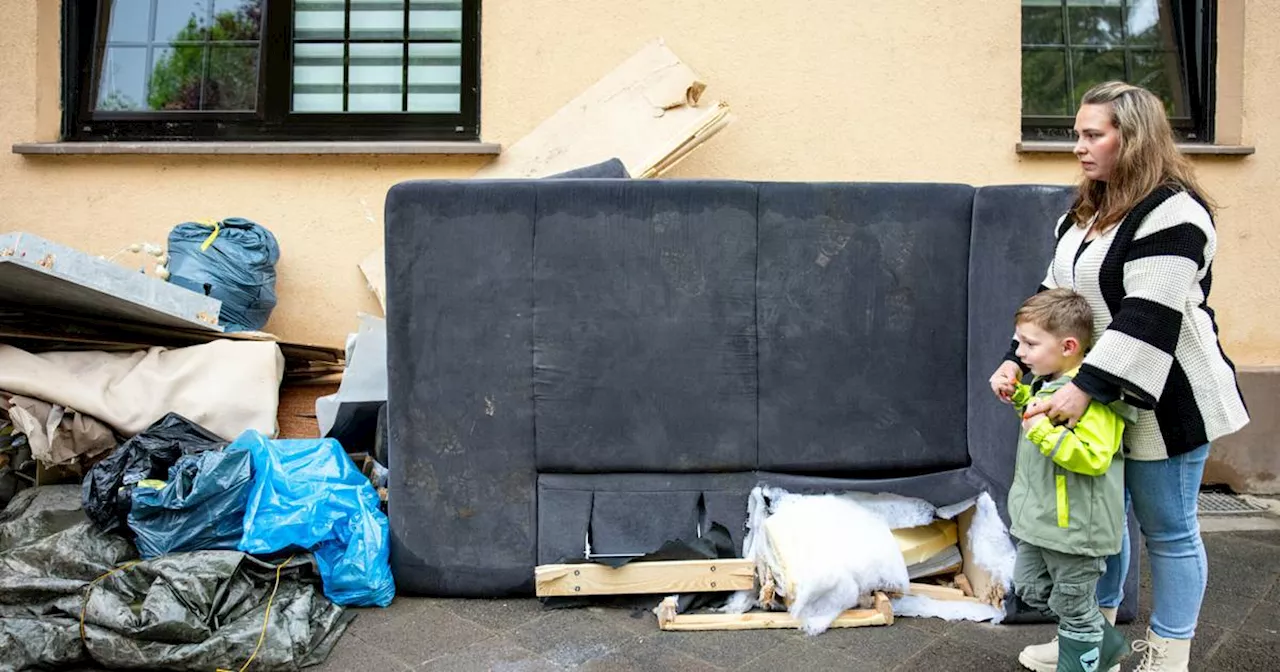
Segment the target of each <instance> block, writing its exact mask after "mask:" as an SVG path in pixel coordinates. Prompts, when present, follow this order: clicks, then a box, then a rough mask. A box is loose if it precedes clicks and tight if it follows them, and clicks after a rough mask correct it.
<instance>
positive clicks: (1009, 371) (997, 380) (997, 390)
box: [989, 361, 1022, 404]
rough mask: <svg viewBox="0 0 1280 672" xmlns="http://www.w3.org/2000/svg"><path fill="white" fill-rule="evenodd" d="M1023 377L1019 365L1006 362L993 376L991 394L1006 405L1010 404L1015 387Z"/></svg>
mask: <svg viewBox="0 0 1280 672" xmlns="http://www.w3.org/2000/svg"><path fill="white" fill-rule="evenodd" d="M1021 377H1022V369H1021V368H1019V367H1018V365H1017V364H1015V363H1013V362H1010V361H1006V362H1005V363H1003V364H1001V365H1000V368H998V369H996V372H995V373H993V374H991V380H990V381H989V382H990V383H991V392H992V393H993V394H995V395H996V398H997V399H999V400H1000V401H1003V402H1004V403H1006V404H1008V403H1010V400H1011V398H1012V397H1013V390H1014V386H1015V385H1017V383H1018V379H1019V378H1021Z"/></svg>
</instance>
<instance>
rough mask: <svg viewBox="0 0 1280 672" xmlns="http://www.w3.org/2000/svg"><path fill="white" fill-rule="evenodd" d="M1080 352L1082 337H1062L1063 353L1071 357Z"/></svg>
mask: <svg viewBox="0 0 1280 672" xmlns="http://www.w3.org/2000/svg"><path fill="white" fill-rule="evenodd" d="M1079 352H1080V339H1078V338H1076V337H1075V336H1068V337H1066V338H1064V339H1062V355H1063V356H1064V357H1070V356H1072V355H1075V354H1078V353H1079Z"/></svg>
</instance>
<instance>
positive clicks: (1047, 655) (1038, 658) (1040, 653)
mask: <svg viewBox="0 0 1280 672" xmlns="http://www.w3.org/2000/svg"><path fill="white" fill-rule="evenodd" d="M1102 617H1103V618H1105V619H1107V622H1108V623H1110V624H1111V625H1115V624H1116V608H1115V607H1103V608H1102ZM1018 662H1019V663H1022V666H1023V667H1025V668H1027V669H1028V670H1034V671H1035V672H1053V671H1054V670H1056V669H1058V638H1057V637H1054V638H1053V641H1051V642H1046V643H1044V644H1032V645H1031V646H1028V647H1026V648H1025V649H1023V650H1022V653H1019V654H1018ZM1107 672H1120V666H1119V665H1116V666H1115V667H1113V668H1111V669H1110V670H1107Z"/></svg>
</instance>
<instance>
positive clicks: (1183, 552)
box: [990, 82, 1249, 671]
mask: <svg viewBox="0 0 1280 672" xmlns="http://www.w3.org/2000/svg"><path fill="white" fill-rule="evenodd" d="M1075 130H1076V133H1077V134H1078V136H1079V140H1078V141H1077V142H1076V147H1075V154H1076V157H1077V158H1078V159H1079V160H1080V167H1081V169H1082V170H1083V173H1084V177H1083V179H1082V180H1081V182H1080V188H1079V192H1078V194H1077V196H1076V200H1075V204H1074V205H1073V206H1072V207H1071V210H1070V211H1068V212H1067V214H1066V215H1064V216H1063V218H1062V219H1061V220H1060V221H1059V222H1058V226H1057V227H1056V229H1055V234H1056V236H1057V239H1058V242H1057V246H1056V248H1055V251H1054V257H1053V260H1052V262H1051V263H1050V264H1049V272H1048V274H1047V276H1046V277H1045V280H1044V283H1043V285H1042V286H1041V287H1040V291H1043V290H1044V289H1048V288H1051V287H1069V288H1072V289H1074V290H1076V291H1077V292H1080V293H1081V294H1083V295H1084V296H1085V297H1086V298H1087V299H1088V301H1089V305H1090V307H1091V308H1092V309H1093V314H1094V342H1095V343H1096V345H1095V346H1094V347H1093V349H1092V350H1091V351H1090V353H1089V355H1088V357H1086V358H1085V361H1084V364H1083V366H1082V367H1081V368H1080V372H1079V374H1078V375H1077V376H1076V378H1075V380H1074V382H1073V383H1071V384H1068V385H1066V386H1065V387H1063V388H1062V389H1061V390H1059V391H1058V392H1057V393H1055V394H1054V395H1053V397H1051V398H1050V399H1049V401H1048V402H1047V404H1046V405H1044V406H1042V407H1040V408H1036V409H1029V410H1028V412H1029V413H1035V412H1045V413H1047V414H1048V416H1049V417H1050V419H1052V420H1053V421H1054V422H1056V423H1059V424H1062V423H1065V424H1067V425H1069V426H1071V425H1074V424H1075V422H1076V420H1078V419H1079V418H1080V415H1081V414H1082V413H1083V412H1084V409H1085V408H1086V407H1087V406H1088V405H1089V402H1090V400H1091V399H1092V400H1098V401H1101V402H1103V403H1110V402H1113V401H1117V400H1122V401H1124V402H1127V403H1128V404H1130V405H1132V406H1134V407H1136V408H1137V409H1139V412H1138V420H1137V422H1136V423H1133V424H1131V425H1129V426H1128V427H1126V429H1125V438H1124V443H1125V458H1126V459H1125V481H1126V490H1127V495H1128V497H1127V499H1128V500H1129V503H1130V506H1131V507H1132V509H1133V512H1134V514H1135V515H1136V517H1137V519H1138V524H1139V526H1140V527H1141V528H1142V533H1143V536H1145V537H1146V540H1147V551H1148V554H1149V555H1150V559H1151V579H1152V596H1153V602H1154V605H1153V611H1152V614H1151V623H1150V627H1149V628H1148V630H1147V637H1146V641H1145V642H1136V643H1135V644H1134V649H1135V650H1136V651H1144V652H1145V657H1144V659H1143V661H1142V666H1141V667H1140V668H1139V669H1140V670H1150V671H1154V670H1186V669H1187V659H1188V657H1189V655H1190V648H1191V639H1192V637H1193V636H1194V635H1195V628H1196V621H1197V618H1198V616H1199V612H1200V602H1201V599H1202V598H1203V597H1204V589H1205V582H1206V579H1207V565H1206V561H1205V553H1204V545H1203V543H1202V542H1201V539H1200V527H1199V523H1198V522H1197V519H1196V496H1197V492H1198V489H1199V485H1200V479H1201V476H1202V474H1203V472H1204V463H1205V458H1206V456H1207V455H1208V453H1209V442H1210V441H1212V440H1214V439H1217V438H1219V437H1222V436H1225V435H1227V434H1230V433H1232V432H1235V431H1237V430H1239V429H1240V428H1241V427H1243V426H1244V425H1245V424H1247V423H1248V422H1249V416H1248V414H1247V412H1246V411H1245V406H1244V401H1243V399H1242V398H1241V396H1240V391H1239V388H1238V386H1237V384H1236V377H1235V371H1234V368H1233V367H1232V364H1231V362H1230V360H1228V359H1227V358H1226V356H1225V355H1224V354H1223V352H1222V348H1221V346H1220V345H1219V343H1218V337H1217V325H1216V324H1215V323H1214V316H1213V311H1212V310H1211V309H1210V308H1209V306H1208V303H1207V301H1206V298H1207V296H1208V294H1209V287H1210V283H1211V282H1212V277H1213V276H1212V265H1213V257H1214V253H1215V251H1216V249H1217V238H1216V236H1215V233H1214V227H1213V220H1212V216H1211V214H1210V213H1211V208H1212V206H1211V204H1210V201H1209V200H1208V197H1207V196H1206V195H1205V192H1204V190H1203V189H1201V188H1200V186H1199V184H1198V183H1197V182H1196V179H1195V175H1194V171H1193V169H1192V166H1191V164H1190V162H1189V161H1187V160H1186V158H1184V157H1183V156H1182V155H1181V154H1180V153H1179V152H1178V150H1177V148H1176V147H1175V146H1174V140H1173V132H1172V130H1171V129H1170V126H1169V121H1168V119H1167V118H1166V116H1165V111H1164V106H1163V105H1162V104H1161V102H1160V99H1159V98H1157V97H1156V96H1155V95H1153V94H1152V93H1151V92H1150V91H1147V90H1146V89H1143V88H1140V87H1137V86H1130V85H1128V84H1124V83H1122V82H1107V83H1104V84H1099V85H1098V86H1095V87H1093V88H1092V89H1090V90H1089V91H1088V92H1086V93H1085V95H1084V97H1083V99H1082V100H1081V104H1080V110H1079V112H1078V113H1077V114H1076V124H1075ZM1015 345H1016V344H1015ZM1006 360H1007V361H1005V362H1004V363H1003V364H1001V365H1000V368H999V369H997V370H996V372H995V374H994V375H992V377H991V381H990V382H991V388H992V391H993V392H995V393H996V395H997V396H999V397H1001V398H1002V399H1006V392H1007V391H1008V390H1009V389H1011V383H1012V382H1013V381H1014V380H1015V379H1017V378H1020V377H1021V376H1022V375H1023V373H1024V372H1023V370H1022V366H1021V364H1020V363H1019V362H1018V360H1017V357H1016V355H1014V354H1013V350H1012V349H1011V350H1010V353H1009V355H1007V356H1006ZM1006 400H1007V399H1006ZM1129 552H1130V550H1129V540H1128V538H1127V535H1126V539H1125V542H1124V546H1123V548H1122V550H1121V552H1120V554H1119V555H1117V556H1114V557H1112V558H1109V559H1108V561H1107V572H1106V575H1104V576H1103V578H1102V580H1101V581H1100V582H1099V584H1098V601H1099V604H1100V605H1101V606H1102V607H1103V608H1104V613H1106V614H1107V616H1108V618H1109V619H1111V620H1113V621H1114V619H1115V609H1116V607H1117V606H1118V605H1119V604H1120V601H1121V599H1122V597H1123V595H1122V593H1121V590H1122V587H1123V585H1124V579H1125V572H1126V570H1127V569H1128V567H1129V557H1128V556H1129ZM1057 654H1058V650H1057V642H1056V641H1055V642H1051V643H1049V644H1041V645H1037V646H1031V647H1027V649H1025V650H1024V651H1023V652H1022V655H1021V656H1020V658H1019V660H1020V661H1021V662H1022V663H1023V665H1025V666H1026V667H1028V668H1030V669H1033V670H1053V669H1055V667H1056V661H1057Z"/></svg>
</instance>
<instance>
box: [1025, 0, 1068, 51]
mask: <svg viewBox="0 0 1280 672" xmlns="http://www.w3.org/2000/svg"><path fill="white" fill-rule="evenodd" d="M1022 43H1023V44H1063V33H1062V6H1061V5H1059V4H1058V3H1057V2H1056V1H1055V2H1053V3H1050V4H1046V3H1044V2H1034V3H1033V2H1029V1H1028V0H1023V2H1022Z"/></svg>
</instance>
